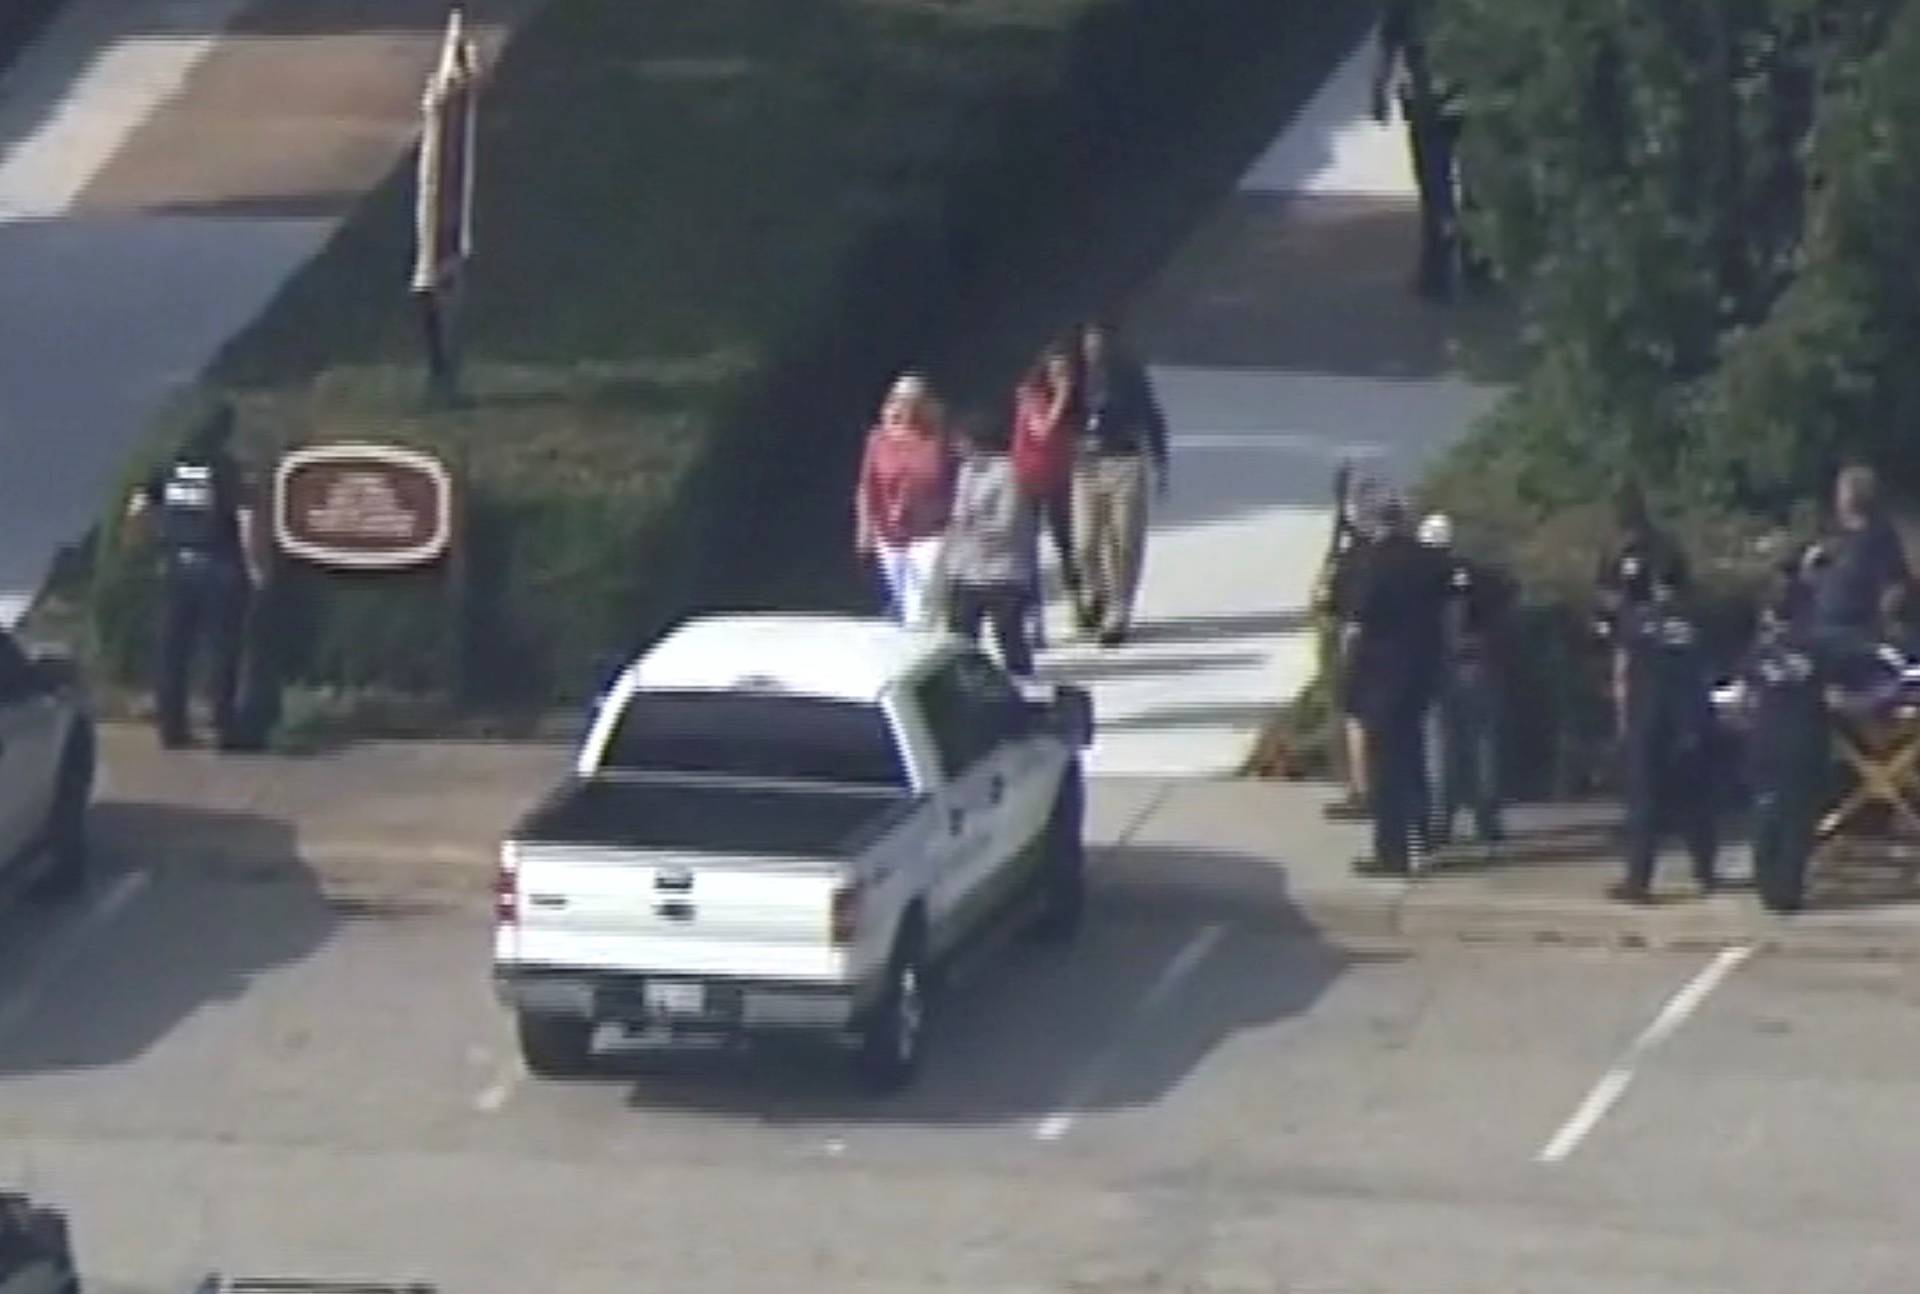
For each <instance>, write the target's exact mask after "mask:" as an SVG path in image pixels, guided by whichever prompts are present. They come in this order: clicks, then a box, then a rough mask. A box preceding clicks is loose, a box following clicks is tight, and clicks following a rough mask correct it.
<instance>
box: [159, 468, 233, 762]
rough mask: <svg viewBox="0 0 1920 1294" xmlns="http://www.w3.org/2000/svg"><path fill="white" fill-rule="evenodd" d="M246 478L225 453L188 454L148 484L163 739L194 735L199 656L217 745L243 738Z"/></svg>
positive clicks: (180, 740)
mask: <svg viewBox="0 0 1920 1294" xmlns="http://www.w3.org/2000/svg"><path fill="white" fill-rule="evenodd" d="M241 488H242V487H241V479H240V472H239V469H238V467H237V466H236V465H235V463H234V461H233V459H232V458H231V457H230V456H228V454H227V453H226V452H225V450H223V449H211V450H197V449H188V450H186V451H184V452H182V453H181V454H180V455H179V456H178V457H177V458H175V459H174V461H173V462H172V463H170V464H169V465H168V466H167V467H166V468H165V469H163V470H162V471H161V472H159V473H158V474H156V475H155V476H154V478H153V479H152V480H151V481H149V482H148V484H147V487H146V491H145V494H146V500H147V503H148V505H149V507H150V508H151V509H152V510H153V511H154V513H155V514H156V516H157V518H158V522H157V524H158V539H159V545H160V581H161V619H160V642H159V649H160V659H159V675H158V678H157V680H156V683H155V688H154V691H155V703H156V711H157V714H156V718H157V720H158V723H159V728H160V736H161V740H162V741H163V742H165V743H166V744H168V745H181V744H184V743H185V742H186V741H188V740H189V738H190V733H189V725H188V721H187V690H188V687H187V684H188V677H189V675H190V673H191V670H192V664H193V658H194V656H195V654H196V651H197V650H198V649H201V648H204V649H205V650H206V652H207V654H208V656H209V657H210V662H209V664H210V672H209V679H208V688H209V693H208V701H209V704H210V708H211V709H212V711H213V721H214V727H215V730H216V733H217V734H218V737H219V740H220V741H221V742H222V743H223V744H235V743H237V742H238V741H239V740H240V736H241V734H240V731H239V723H238V720H239V714H238V702H239V685H240V658H241V644H242V637H243V634H244V630H245V625H246V615H247V597H248V581H247V572H246V563H245V558H244V555H243V554H242V552H241V536H240V511H241V507H242V502H241Z"/></svg>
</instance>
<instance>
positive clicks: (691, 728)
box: [602, 692, 908, 790]
mask: <svg viewBox="0 0 1920 1294" xmlns="http://www.w3.org/2000/svg"><path fill="white" fill-rule="evenodd" d="M602 767H603V768H606V769H610V770H617V771H623V772H648V773H704V774H712V775H715V776H722V777H748V778H769V779H778V780H783V781H797V782H823V783H833V784H836V785H842V786H884V787H889V788H892V789H897V790H905V789H907V788H908V781H907V772H906V769H905V768H904V767H903V766H902V764H901V762H900V752H899V750H898V749H897V748H896V747H895V745H894V740H893V730H892V729H891V728H890V727H889V726H888V724H887V718H886V714H885V712H884V711H883V710H881V708H880V707H879V706H877V705H863V704H858V703H856V702H851V701H831V700H825V699H822V698H819V697H800V696H773V695H743V694H740V693H737V692H637V693H635V694H634V696H633V699H632V700H631V701H629V702H628V703H627V708H626V710H625V711H624V712H623V713H622V714H621V716H620V722H619V724H618V725H617V726H616V727H615V728H614V731H613V738H612V740H611V741H609V742H608V744H607V753H606V758H605V759H604V760H602Z"/></svg>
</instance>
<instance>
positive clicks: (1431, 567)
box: [1350, 534, 1447, 873]
mask: <svg viewBox="0 0 1920 1294" xmlns="http://www.w3.org/2000/svg"><path fill="white" fill-rule="evenodd" d="M1446 580H1447V567H1446V564H1445V562H1444V561H1443V560H1442V559H1441V557H1440V556H1439V554H1437V553H1435V552H1434V551H1433V550H1432V549H1430V548H1427V547H1426V546H1424V545H1422V544H1420V543H1419V542H1417V541H1416V540H1414V539H1413V538H1412V537H1411V536H1409V535H1399V534H1396V535H1389V536H1387V537H1386V538H1383V539H1380V540H1378V541H1376V542H1375V544H1374V545H1373V546H1372V548H1371V549H1370V550H1369V552H1368V554H1367V560H1366V562H1365V563H1364V565H1363V566H1362V567H1361V569H1360V571H1359V576H1358V582H1357V588H1356V590H1355V595H1354V619H1355V622H1356V623H1357V624H1358V625H1359V630H1360V634H1359V640H1358V642H1357V644H1356V647H1355V652H1354V674H1353V678H1352V681H1351V684H1350V687H1351V689H1352V698H1353V703H1354V708H1355V709H1356V710H1357V712H1358V713H1359V715H1360V717H1361V719H1362V721H1363V722H1364V723H1365V724H1366V729H1367V759H1368V763H1369V764H1370V766H1371V772H1372V776H1371V778H1370V779H1369V780H1370V782H1371V784H1372V788H1373V838H1374V851H1373V857H1372V858H1371V859H1370V860H1369V869H1370V870H1373V869H1377V870H1380V871H1386V872H1394V873H1399V872H1405V871H1406V870H1407V868H1408V864H1409V862H1410V859H1411V854H1412V850H1413V846H1414V844H1415V842H1416V841H1417V840H1418V839H1419V837H1421V836H1424V834H1425V832H1424V830H1423V828H1424V825H1425V824H1424V822H1423V818H1424V816H1425V814H1426V812H1427V803H1428V800H1427V785H1426V782H1427V771H1426V756H1425V752H1424V747H1425V734H1424V732H1423V727H1424V721H1425V718H1426V714H1427V711H1428V710H1429V709H1430V708H1431V706H1432V704H1433V700H1434V694H1435V690H1436V687H1437V685H1438V683H1439V677H1440V672H1441V670H1440V667H1441V660H1442V653H1443V646H1442V628H1441V619H1442V613H1443V609H1444V604H1445V601H1446V595H1447V583H1446Z"/></svg>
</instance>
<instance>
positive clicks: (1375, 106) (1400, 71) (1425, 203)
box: [1371, 0, 1488, 300]
mask: <svg viewBox="0 0 1920 1294" xmlns="http://www.w3.org/2000/svg"><path fill="white" fill-rule="evenodd" d="M1425 7H1426V6H1425V4H1424V3H1422V2H1421V0H1392V2H1391V3H1389V5H1388V6H1387V11H1386V13H1385V14H1384V15H1383V16H1382V18H1381V22H1380V35H1379V59H1378V62H1377V64H1376V67H1375V70H1374V77H1373V90H1372V104H1371V109H1372V113H1373V119H1374V120H1375V121H1377V122H1379V123H1380V124H1381V125H1385V124H1386V123H1387V119H1388V115H1389V113H1388V104H1389V102H1390V100H1389V90H1391V91H1392V93H1393V97H1395V98H1397V99H1398V100H1399V103H1400V111H1401V113H1402V115H1403V116H1404V117H1405V119H1406V123H1407V140H1408V143H1409V145H1410V147H1411V151H1412V154H1413V174H1414V181H1415V183H1416V184H1417V185H1418V187H1419V190H1420V263H1419V268H1418V270H1417V271H1416V274H1415V280H1414V286H1415V290H1416V291H1418V292H1419V293H1420V294H1421V295H1422V296H1426V297H1431V298H1433V299H1435V300H1445V299H1447V298H1449V297H1451V296H1452V295H1453V286H1454V279H1455V275H1456V273H1458V274H1459V275H1460V276H1461V277H1463V278H1465V279H1466V280H1467V281H1468V282H1469V283H1470V284H1472V285H1476V286H1478V285H1480V284H1482V283H1484V282H1485V280H1486V278H1487V276H1488V269H1487V265H1486V263H1485V262H1484V261H1483V260H1482V259H1481V258H1480V257H1478V256H1477V255H1475V254H1474V252H1473V250H1472V249H1471V247H1470V246H1469V245H1468V243H1467V241H1466V239H1465V237H1464V236H1463V234H1462V231H1461V228H1460V211H1461V208H1462V206H1463V205H1464V193H1463V186H1462V185H1461V183H1460V172H1459V162H1458V153H1459V144H1460V134H1461V131H1462V130H1463V128H1464V127H1465V122H1466V114H1465V103H1464V97H1463V96H1462V94H1461V92H1460V87H1459V86H1457V85H1455V84H1453V83H1452V82H1450V81H1448V80H1447V79H1446V78H1444V77H1442V76H1440V75H1439V74H1437V73H1436V72H1435V71H1434V69H1433V65H1432V60H1431V57H1430V55H1429V52H1428V48H1427V40H1426V31H1425V27H1426V15H1425V13H1424V9H1425Z"/></svg>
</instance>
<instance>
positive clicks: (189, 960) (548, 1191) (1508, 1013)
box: [0, 840, 1920, 1294]
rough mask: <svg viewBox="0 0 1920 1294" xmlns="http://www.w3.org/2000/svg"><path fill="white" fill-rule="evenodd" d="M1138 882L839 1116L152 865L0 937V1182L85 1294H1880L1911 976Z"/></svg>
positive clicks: (413, 930) (740, 1062)
mask: <svg viewBox="0 0 1920 1294" xmlns="http://www.w3.org/2000/svg"><path fill="white" fill-rule="evenodd" d="M270 847H271V845H270V842H268V841H264V840H263V842H262V848H263V850H264V849H269V848H270ZM1154 868H1155V864H1154V860H1153V859H1151V858H1148V857H1145V856H1144V855H1137V856H1129V857H1119V856H1111V855H1110V856H1109V857H1108V858H1107V859H1106V861H1105V862H1104V863H1103V865H1102V867H1101V870H1100V872H1099V889H1098V901H1097V903H1096V906H1095V912H1094V919H1093V920H1092V922H1091V923H1090V925H1089V928H1088V930H1087V933H1086V935H1085V937H1084V939H1083V941H1082V942H1080V943H1079V944H1078V945H1077V946H1075V947H1074V948H1072V949H1071V950H1067V951H1064V952H1062V951H1055V950H1050V949H1044V948H1040V947H1036V946H1032V945H1028V944H1025V943H1021V942H1019V941H1007V942H1004V943H1000V944H997V945H994V946H991V947H989V948H987V949H985V950H983V952H982V953H981V954H979V955H978V956H977V957H976V958H975V959H974V960H973V962H972V963H971V964H970V965H969V966H968V967H967V968H966V969H965V972H964V973H963V975H962V976H961V977H960V980H959V983H958V984H957V985H956V986H955V988H954V990H953V993H952V996H951V999H950V1001H949V1002H948V1003H947V1005H946V1010H945V1013H944V1015H943V1017H942V1018H941V1021H940V1025H939V1033H938V1034H937V1036H936V1039H935V1045H936V1048H937V1050H936V1051H935V1053H934V1054H933V1056H932V1057H931V1058H930V1059H931V1069H930V1070H929V1071H928V1072H927V1074H926V1075H925V1077H924V1080H923V1081H922V1082H921V1083H920V1084H919V1085H918V1086H917V1087H915V1088H914V1089H912V1090H911V1091H909V1092H907V1093H905V1094H902V1095H900V1096H898V1097H894V1098H888V1099H878V1100H876V1099H873V1098H869V1097H865V1096H862V1095H860V1094H858V1093H857V1092H856V1091H855V1090H853V1089H851V1088H850V1087H849V1086H848V1085H847V1084H846V1082H845V1075H844V1071H843V1069H842V1068H841V1067H840V1065H839V1064H838V1063H837V1061H836V1060H835V1058H833V1057H831V1056H829V1055H824V1054H821V1053H818V1052H814V1051H809V1050H806V1049H780V1050H775V1051H771V1052H767V1051H763V1052H760V1053H756V1054H730V1053H710V1054H700V1055H685V1054H683V1055H676V1056H669V1057H661V1056H658V1055H647V1054H632V1053H629V1054H622V1055H620V1056H617V1057H613V1058H610V1062H609V1066H608V1071H607V1073H606V1074H605V1076H604V1077H601V1078H598V1079H595V1080H592V1081H586V1082H580V1083H570V1084H545V1083H535V1082H533V1081H531V1080H529V1079H527V1078H526V1077H525V1076H524V1074H523V1072H522V1071H521V1070H520V1069H519V1067H518V1065H517V1064H516V1063H515V1061H514V1059H513V1056H512V1050H511V1046H510V1037H509V1033H508V1031H507V1028H506V1021H505V1019H504V1018H503V1016H502V1015H501V1013H500V1012H499V1011H498V1010H497V1009H496V1007H495V1006H494V1004H493V1002H492V999H491V996H490V993H489V990H488V985H487V980H486V975H485V971H486V946H487V913H486V909H485V906H484V897H483V896H479V895H474V894H472V893H470V892H463V891H459V890H453V889H444V888H437V887H435V886H434V885H432V884H430V883H423V882H422V880H421V878H418V877H407V876H403V875H399V874H396V875H394V876H393V877H391V878H390V879H389V880H388V881H387V882H384V883H374V884H368V883H363V884H359V885H356V886H355V887H353V888H352V890H350V891H333V890H328V889H326V888H324V887H323V886H322V885H321V884H320V882H319V881H318V880H316V879H315V878H314V877H313V876H312V875H311V874H309V873H307V872H305V871H304V870H303V869H302V868H300V867H298V866H297V865H290V864H289V861H288V860H285V859H281V860H274V859H271V858H269V857H266V856H264V855H263V859H262V863H261V865H260V866H259V867H257V868H247V867H236V866H234V865H232V864H231V863H226V864H223V865H221V866H218V867H214V866H210V865H204V864H196V863H195V862H193V861H192V860H190V859H177V858H167V857H165V856H163V855H160V854H156V855H155V856H153V857H151V858H148V859H145V860H141V866H139V867H137V868H133V869H130V870H127V871H123V872H119V873H116V874H114V875H111V876H107V877H103V878H102V879H101V882H100V884H99V885H98V886H97V887H96V889H95V891H94V893H93V894H92V895H91V896H90V897H89V898H88V899H87V900H86V901H85V902H83V903H79V904H76V905H73V906H71V907H66V908H60V909H54V910H51V911H46V910H34V909H24V910H22V911H20V912H16V913H13V914H11V915H10V916H8V917H7V918H6V921H5V926H4V933H3V935H0V949H4V951H0V1180H7V1181H10V1182H19V1183H22V1184H24V1185H26V1186H27V1187H28V1188H29V1189H31V1190H32V1191H34V1192H35V1193H36V1194H38V1195H40V1196H42V1197H44V1198H45V1199H46V1200H48V1201H49V1202H53V1203H57V1204H59V1205H61V1206H62V1207H64V1208H66V1209H68V1210H69V1212H70V1214H71V1216H72V1220H73V1225H74V1229H75V1234H76V1237H77V1239H78V1243H79V1245H80V1248H81V1256H82V1261H83V1263H84V1265H85V1268H86V1271H87V1273H88V1275H89V1276H90V1277H91V1281H90V1284H91V1286H92V1287H93V1288H95V1289H117V1290H129V1291H131V1290H175V1289H184V1288H186V1287H187V1284H188V1283H189V1281H190V1280H191V1279H192V1278H193V1277H195V1276H197V1275H198V1274H200V1273H201V1272H203V1271H205V1270H209V1269H222V1270H226V1271H229V1272H236V1273H246V1274H254V1275H286V1274H301V1275H323V1276H330V1277H336V1278H348V1277H352V1278H385V1279H398V1278H424V1279H428V1280H432V1281H435V1282H437V1283H438V1284H439V1286H440V1288H442V1289H445V1290H463V1291H466V1290H471V1291H480V1292H486V1294H491V1292H492V1291H507V1290H525V1289H528V1288H549V1289H567V1290H600V1289H606V1290H614V1289H621V1290H632V1289H636V1288H648V1289H672V1290H735V1289H768V1288H777V1289H792V1290H811V1289H834V1290H843V1291H845V1290H851V1291H862V1292H864V1291H881V1290H886V1291H934V1290H962V1289H964V1290H991V1291H1037V1290H1074V1291H1083V1290H1102V1291H1104V1290H1112V1291H1148V1290H1153V1291H1159V1290H1183V1291H1185V1290H1198V1291H1209V1292H1211V1291H1242V1290H1247V1291H1251V1290H1286V1291H1294V1290H1300V1291H1342V1292H1345V1291H1373V1290H1383V1291H1386V1290H1391V1291H1399V1290H1418V1291H1456V1290H1457V1291H1462V1292H1464V1291H1485V1290H1491V1289H1500V1290H1531V1289H1539V1290H1582V1291H1584V1290H1593V1291H1601V1290H1605V1291H1623V1290H1635V1291H1638V1290H1648V1291H1668V1290H1672V1291H1679V1290H1688V1291H1699V1290H1710V1289H1711V1290H1718V1289H1729V1290H1731V1289H1740V1290H1780V1291H1794V1292H1795V1294H1805V1292H1807V1291H1822V1290H1833V1291H1841V1290H1849V1291H1851V1290H1862V1291H1865V1290H1878V1291H1885V1290H1893V1289H1899V1288H1905V1287H1906V1286H1907V1283H1908V1281H1909V1274H1910V1272H1911V1270H1912V1267H1913V1263H1914V1261H1915V1259H1916V1258H1920V1240H1917V1239H1916V1237H1920V1203H1916V1200H1915V1197H1914V1195H1913V1193H1912V1191H1911V1190H1910V1186H1911V1183H1912V1182H1913V1180H1914V1166H1915V1165H1916V1164H1920V1126H1917V1125H1916V1121H1915V1120H1914V1119H1913V1117H1912V1112H1913V1110H1914V1109H1915V1108H1916V1099H1915V1098H1916V1096H1920V1090H1917V1088H1916V1081H1915V1074H1916V1072H1920V1030H1915V1029H1914V1028H1913V1027H1912V1021H1913V1018H1914V1008H1915V1007H1916V1005H1920V978H1916V974H1915V967H1914V965H1913V964H1912V963H1903V962H1899V961H1875V962H1860V963H1853V962H1847V961H1843V960H1830V959H1829V960H1822V959H1812V960H1807V959H1799V960H1789V959H1776V958H1770V957H1768V956H1765V955H1757V956H1753V957H1746V958H1744V959H1743V958H1742V956H1741V954H1740V952H1739V950H1738V949H1735V950H1733V951H1732V952H1715V951H1707V950H1703V951H1700V952H1698V953H1684V954H1683V953H1677V952H1646V951H1640V952H1635V951H1622V950H1617V949H1601V948H1589V949H1579V948H1559V949H1554V948H1539V947H1507V946H1492V945H1489V946H1485V947H1474V946H1470V945H1461V944H1459V943H1454V942H1449V943H1432V944H1420V943H1409V942H1399V941H1395V942H1386V941H1382V942H1377V943H1366V942H1355V941H1351V940H1349V941H1345V942H1342V943H1334V942H1330V941H1328V940H1326V939H1323V938H1321V937H1319V936H1316V935H1315V934H1313V933H1312V932H1311V931H1310V930H1308V929H1305V928H1303V927H1302V926H1301V925H1299V924H1298V923H1297V922H1290V921H1287V920H1285V919H1284V914H1282V913H1278V912H1275V911H1267V910H1262V909H1261V908H1260V906H1259V905H1257V904H1250V903H1247V902H1245V901H1244V898H1243V896H1241V895H1239V894H1238V893H1237V892H1236V891H1234V890H1233V889H1232V888H1231V878H1230V877H1227V876H1222V875H1219V874H1216V873H1215V872H1212V871H1209V870H1208V869H1207V868H1205V867H1194V868H1193V871H1192V874H1191V876H1190V877H1178V876H1176V877H1169V876H1167V875H1165V874H1163V873H1159V872H1156V871H1155V870H1154ZM1650 1035H1651V1036H1650ZM1622 1075H1624V1078H1622V1077H1621V1076H1622ZM1596 1107H1597V1108H1596ZM1569 1129H1572V1131H1569ZM1570 1137H1571V1138H1572V1142H1571V1144H1567V1143H1568V1140H1569V1138H1570ZM1556 1141H1558V1142H1560V1143H1561V1144H1560V1146H1559V1147H1558V1149H1559V1152H1560V1153H1558V1154H1557V1155H1551V1156H1550V1155H1549V1154H1548V1152H1549V1149H1550V1147H1553V1145H1554V1143H1555V1142H1556Z"/></svg>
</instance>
